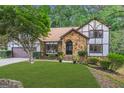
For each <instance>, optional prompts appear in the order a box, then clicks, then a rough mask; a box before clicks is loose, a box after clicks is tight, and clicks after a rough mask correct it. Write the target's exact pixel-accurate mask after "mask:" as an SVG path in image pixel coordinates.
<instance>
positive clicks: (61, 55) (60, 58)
mask: <svg viewBox="0 0 124 93" xmlns="http://www.w3.org/2000/svg"><path fill="white" fill-rule="evenodd" d="M63 57H64V53H63V52H58V59H59V62H60V63H61V62H62V59H63Z"/></svg>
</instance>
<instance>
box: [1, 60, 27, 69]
mask: <svg viewBox="0 0 124 93" xmlns="http://www.w3.org/2000/svg"><path fill="white" fill-rule="evenodd" d="M27 60H28V58H6V59H0V67H1V66H5V65H9V64H13V63H19V62H22V61H27Z"/></svg>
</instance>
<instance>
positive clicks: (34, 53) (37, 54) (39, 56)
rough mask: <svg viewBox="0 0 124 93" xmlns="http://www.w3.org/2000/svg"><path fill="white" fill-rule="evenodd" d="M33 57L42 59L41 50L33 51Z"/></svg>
mask: <svg viewBox="0 0 124 93" xmlns="http://www.w3.org/2000/svg"><path fill="white" fill-rule="evenodd" d="M33 58H36V59H40V58H41V52H33Z"/></svg>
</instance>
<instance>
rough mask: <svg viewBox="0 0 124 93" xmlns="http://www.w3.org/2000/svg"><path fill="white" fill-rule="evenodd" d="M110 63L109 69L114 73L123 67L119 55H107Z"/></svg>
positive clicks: (122, 58)
mask: <svg viewBox="0 0 124 93" xmlns="http://www.w3.org/2000/svg"><path fill="white" fill-rule="evenodd" d="M108 58H109V59H110V61H111V65H110V69H111V70H113V71H116V70H117V69H119V68H120V67H122V66H123V65H124V56H123V55H120V54H115V53H111V54H109V55H108Z"/></svg>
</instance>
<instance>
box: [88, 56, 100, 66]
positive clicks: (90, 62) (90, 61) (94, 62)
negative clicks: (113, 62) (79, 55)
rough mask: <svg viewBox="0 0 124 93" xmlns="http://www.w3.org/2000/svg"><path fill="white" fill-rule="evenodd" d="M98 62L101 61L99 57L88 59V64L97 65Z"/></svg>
mask: <svg viewBox="0 0 124 93" xmlns="http://www.w3.org/2000/svg"><path fill="white" fill-rule="evenodd" d="M97 62H99V58H97V57H89V58H88V59H87V63H88V64H93V65H96V64H97Z"/></svg>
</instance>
